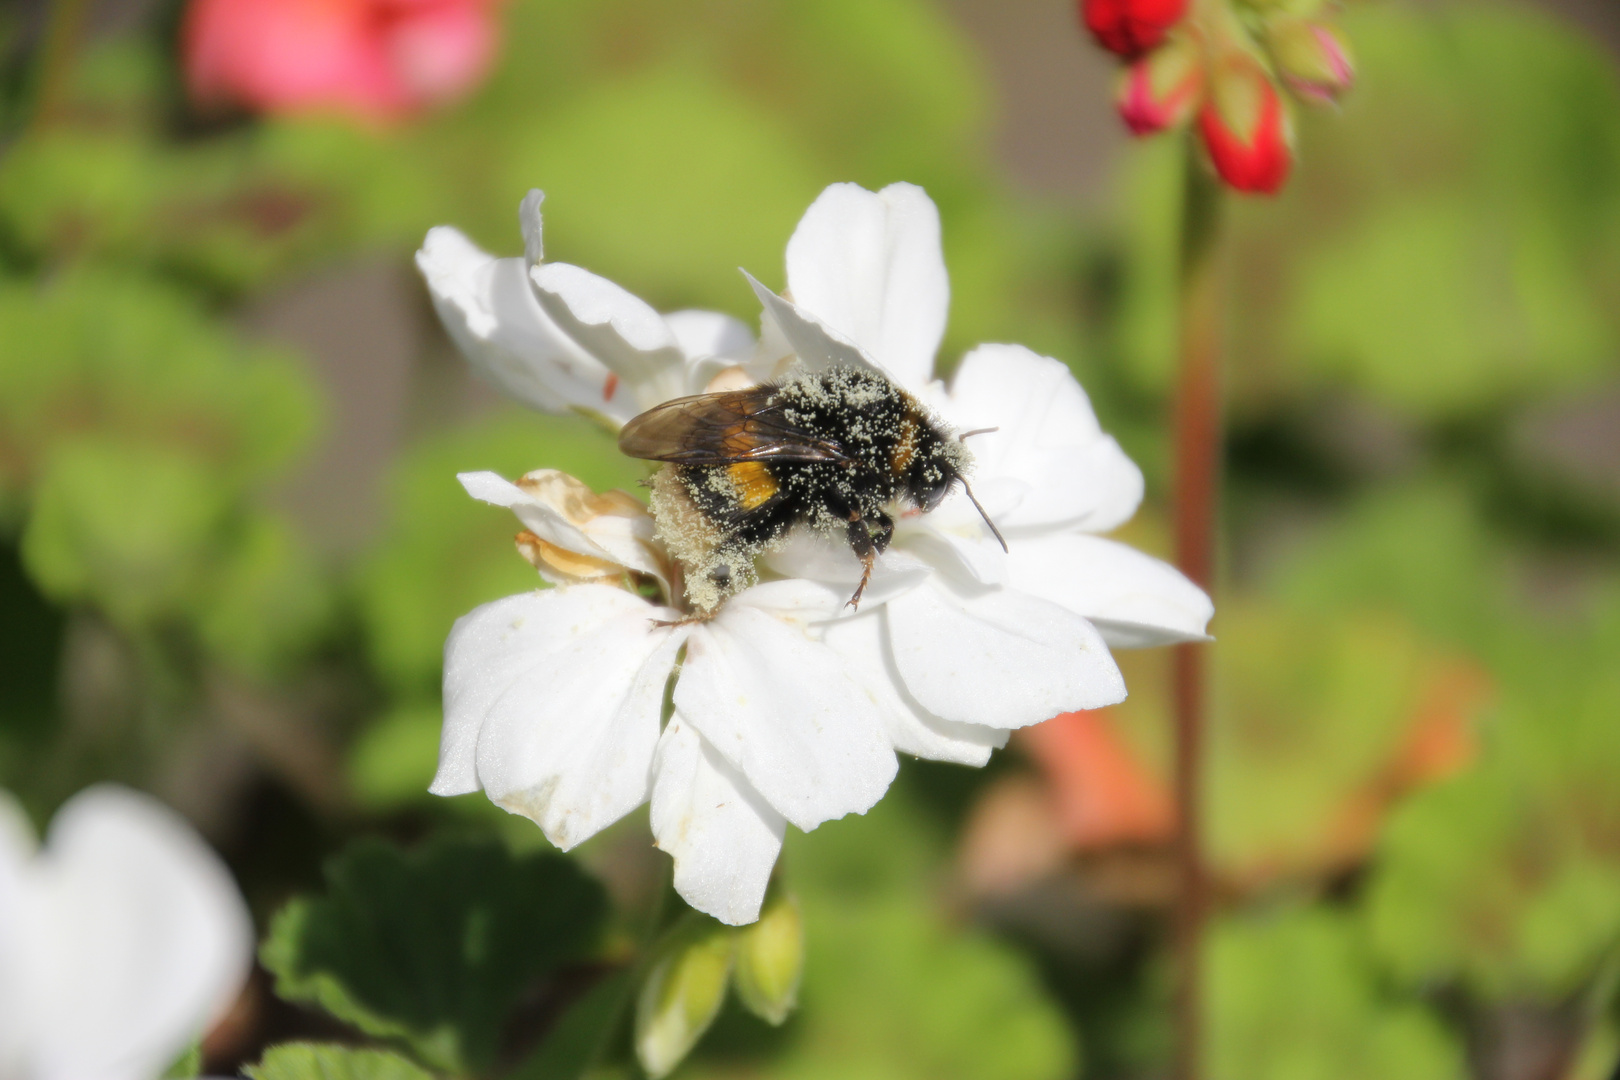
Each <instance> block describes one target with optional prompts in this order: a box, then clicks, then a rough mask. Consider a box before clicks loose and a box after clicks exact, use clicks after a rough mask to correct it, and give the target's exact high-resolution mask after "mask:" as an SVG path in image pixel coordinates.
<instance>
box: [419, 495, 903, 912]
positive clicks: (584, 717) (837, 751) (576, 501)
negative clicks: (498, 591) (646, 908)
mask: <svg viewBox="0 0 1620 1080" xmlns="http://www.w3.org/2000/svg"><path fill="white" fill-rule="evenodd" d="M461 480H462V483H463V484H464V485H465V486H466V488H467V490H468V492H469V493H470V494H472V495H473V496H475V497H476V498H479V499H483V500H484V501H486V502H490V503H494V504H496V505H499V506H506V507H509V508H511V509H512V510H513V511H514V512H516V514H517V516H518V518H519V519H520V520H521V521H522V522H523V524H524V525H525V526H526V531H525V532H524V533H523V534H521V535H520V538H519V543H520V544H521V545H522V546H523V549H524V552H525V554H526V555H528V556H529V557H530V559H531V560H533V561H534V562H535V564H536V566H537V568H538V569H539V570H540V571H541V573H542V575H543V576H545V577H546V578H547V579H549V580H551V581H553V582H555V583H557V584H558V586H559V587H558V588H553V589H548V590H543V591H538V592H531V593H524V594H521V595H519V596H509V597H507V598H506V599H504V600H497V601H495V602H494V603H492V604H485V605H484V606H483V607H481V608H478V609H477V610H475V611H473V612H472V613H471V614H469V615H467V616H465V617H463V618H462V619H460V620H458V621H457V623H456V625H455V628H454V629H452V630H451V632H450V638H449V641H448V642H447V643H446V645H445V659H444V717H445V718H444V733H443V741H442V743H441V746H440V753H439V771H438V775H437V776H435V778H434V781H433V786H432V788H431V790H432V791H433V792H434V793H435V794H439V795H458V794H463V793H466V792H470V791H477V790H479V789H480V788H482V789H483V790H484V791H485V792H486V793H487V794H488V795H489V797H490V799H491V800H493V801H494V802H495V803H497V804H499V805H500V806H502V807H504V808H506V809H507V810H509V811H511V812H513V813H516V814H522V815H524V816H525V817H528V818H530V819H532V820H533V821H535V822H536V823H537V824H539V826H540V827H541V829H543V830H544V831H545V834H546V836H547V838H548V839H550V840H551V842H552V843H554V844H556V845H557V846H558V847H560V848H563V849H565V850H566V849H568V848H571V847H573V846H574V845H576V844H578V843H580V842H581V841H583V840H586V839H587V838H589V837H591V836H593V835H595V834H596V833H597V832H598V831H599V830H601V829H602V828H604V827H606V826H607V825H610V824H612V823H613V822H614V821H617V820H618V819H619V818H621V817H623V816H624V815H625V814H627V813H629V812H630V811H631V810H633V809H635V808H636V807H637V806H639V805H641V803H643V802H644V801H646V800H647V799H648V797H649V795H650V796H651V798H652V824H653V834H654V836H655V837H656V838H657V841H658V845H659V847H661V848H663V849H664V850H665V851H668V852H669V853H670V854H671V855H673V856H674V857H675V887H676V889H677V890H679V892H680V893H681V895H682V896H683V897H685V898H686V900H687V902H688V903H690V904H691V905H692V906H693V907H695V908H698V909H699V910H701V911H706V912H708V913H709V914H711V915H713V916H714V917H716V918H718V919H720V920H722V921H724V922H728V923H732V924H741V923H746V922H752V921H753V920H754V919H756V918H758V916H759V906H760V902H761V900H762V899H763V898H764V894H765V886H766V884H767V882H768V881H769V880H770V873H771V867H772V866H774V865H775V863H776V856H777V853H778V852H779V851H780V849H781V846H782V834H783V831H784V828H785V825H786V823H787V822H789V821H791V822H792V823H793V824H794V825H797V826H798V827H799V828H801V829H806V830H808V829H813V828H815V827H816V826H817V825H819V824H821V823H822V822H823V821H827V820H830V819H832V818H837V817H842V816H843V815H845V814H848V813H861V812H864V811H865V810H867V809H868V808H870V807H871V806H872V805H873V804H874V803H876V802H877V800H878V799H880V798H881V797H882V796H883V793H884V792H885V791H886V790H888V787H889V782H890V781H891V780H892V779H893V778H894V773H895V768H896V763H895V756H894V748H893V746H892V745H891V744H890V742H889V740H888V739H887V738H885V737H884V734H883V732H882V729H881V727H880V726H879V723H878V720H877V716H876V711H875V707H874V704H873V702H872V700H871V698H870V696H869V695H868V694H867V692H866V690H865V689H864V687H863V686H862V685H861V683H860V682H859V681H858V680H857V679H856V678H854V677H852V675H851V674H850V673H849V672H847V671H845V670H844V667H843V665H842V664H841V663H840V660H839V658H838V657H837V656H836V655H835V654H834V653H833V652H832V650H830V649H828V648H827V647H826V645H824V644H823V643H822V642H821V641H820V636H821V627H822V626H823V625H824V624H826V623H827V622H828V621H829V620H831V619H833V618H834V617H836V615H837V613H838V609H839V608H840V606H842V604H843V602H844V599H845V597H844V596H842V595H839V594H837V593H834V592H833V591H832V590H830V589H827V588H825V587H824V586H821V585H817V584H815V583H813V582H808V581H793V580H787V581H773V582H768V583H765V584H762V585H758V586H756V587H754V588H752V589H748V590H746V591H745V592H742V593H739V594H738V595H737V596H734V597H732V598H731V600H730V601H729V602H728V603H727V604H726V605H725V607H724V608H723V609H722V610H721V611H720V612H719V614H718V615H716V617H715V618H713V619H711V620H709V621H706V622H686V623H680V622H679V620H681V618H682V612H680V611H678V610H676V609H675V608H673V607H671V606H669V605H668V604H667V602H665V601H666V599H667V597H668V595H669V589H670V587H671V586H670V582H671V579H672V578H673V576H674V571H673V568H672V567H670V566H668V565H667V563H666V561H665V557H664V556H663V554H662V549H661V546H660V545H659V544H658V543H657V542H656V541H655V540H653V539H652V531H653V530H652V519H651V517H650V516H648V514H647V512H646V510H645V509H642V508H640V506H639V504H638V503H636V502H635V501H634V500H632V499H629V498H628V497H626V496H619V497H614V496H611V495H610V496H596V495H593V494H591V493H590V492H589V491H588V490H587V489H585V488H584V485H582V484H580V483H579V482H578V481H577V480H573V479H572V478H571V477H566V476H564V475H563V474H561V473H557V472H554V471H550V470H542V471H540V472H535V473H530V474H529V475H528V476H526V477H524V478H523V480H521V481H520V482H519V483H518V484H510V483H507V482H506V481H505V480H502V479H501V478H500V477H498V476H495V475H494V474H493V473H468V474H464V475H463V476H462V478H461ZM632 508H636V509H632ZM637 510H639V513H637ZM536 540H538V541H540V543H538V544H537V543H535V541H536ZM626 576H639V578H640V580H641V581H644V582H647V583H650V584H654V585H656V586H657V589H656V591H657V592H658V593H659V594H660V595H659V596H657V597H656V598H653V599H649V598H646V597H643V596H642V595H640V594H639V593H638V592H637V591H635V590H634V589H632V588H628V587H624V583H623V582H622V579H623V578H625V577H626ZM608 582H613V584H609V583H608ZM632 584H633V582H632ZM671 624H676V625H671ZM682 645H684V646H685V647H686V657H685V660H684V662H683V663H682V664H681V667H680V672H679V676H678V680H677V682H676V684H675V688H674V707H675V713H674V717H673V718H672V719H671V720H670V722H669V724H668V725H667V726H666V727H665V728H664V730H663V731H662V732H660V731H659V724H660V720H661V716H662V708H663V702H664V693H665V688H666V685H667V684H668V682H669V678H670V675H671V673H672V671H673V670H674V668H675V662H676V655H677V653H678V652H679V650H680V648H681V646H682Z"/></svg>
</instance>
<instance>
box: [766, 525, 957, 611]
mask: <svg viewBox="0 0 1620 1080" xmlns="http://www.w3.org/2000/svg"><path fill="white" fill-rule="evenodd" d="M765 564H766V565H767V566H768V567H770V568H771V570H773V571H775V572H776V573H778V574H781V575H782V576H783V577H787V578H806V579H808V580H810V581H814V582H817V583H818V584H821V585H825V586H826V587H827V588H829V589H831V590H832V591H833V592H834V593H836V594H837V595H839V596H842V597H843V598H844V599H845V600H848V599H849V598H850V596H852V595H854V592H855V587H856V586H857V585H859V584H860V581H861V561H860V560H859V559H857V558H856V557H855V553H854V552H852V551H851V550H850V549H849V545H848V544H846V543H843V542H842V541H840V540H829V539H828V538H827V537H825V536H822V535H820V534H819V533H816V532H815V531H813V530H810V529H797V530H795V531H793V532H791V533H789V534H788V537H787V539H786V540H785V541H784V542H783V543H782V546H781V547H780V548H778V549H776V550H775V551H772V552H770V553H769V554H768V555H766V557H765ZM931 573H933V567H932V566H930V565H929V564H928V563H927V562H924V561H923V560H922V559H920V558H918V557H917V556H916V555H914V554H913V553H911V552H909V551H906V550H904V549H902V548H900V547H891V548H889V550H887V551H885V552H884V553H883V554H881V555H879V556H878V557H877V561H876V562H875V563H874V564H873V566H872V578H871V580H870V581H868V582H867V585H866V592H865V593H864V594H863V595H862V597H861V607H862V608H866V609H870V608H875V607H877V606H878V605H879V604H882V603H883V602H885V601H886V600H888V599H890V598H891V597H895V596H898V595H900V594H901V593H903V592H905V591H906V590H907V589H914V588H916V587H917V586H918V585H921V584H922V583H923V582H924V581H926V580H927V579H928V575H929V574H931Z"/></svg>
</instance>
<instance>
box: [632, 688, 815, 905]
mask: <svg viewBox="0 0 1620 1080" xmlns="http://www.w3.org/2000/svg"><path fill="white" fill-rule="evenodd" d="M653 772H654V774H655V778H654V780H653V785H652V832H653V837H654V839H655V840H656V842H657V844H658V847H659V848H661V849H662V850H664V851H667V852H669V853H670V855H672V856H674V858H675V891H676V892H678V893H680V894H681V898H682V899H683V900H685V901H686V902H687V903H688V904H690V905H691V906H692V907H694V908H696V909H697V910H699V911H701V912H703V913H704V914H706V915H712V916H714V917H715V918H716V919H719V920H720V921H721V922H723V923H729V924H730V925H732V926H741V925H743V924H744V923H751V922H753V921H754V920H755V919H757V918H759V906H760V904H761V903H762V902H763V901H764V899H765V886H766V885H768V884H769V883H770V880H771V868H772V867H773V866H775V865H776V856H777V854H778V853H780V852H781V850H782V834H783V833H784V832H786V831H787V819H786V818H784V817H783V816H782V815H781V814H778V813H777V812H776V811H775V810H772V809H771V807H770V804H769V803H767V802H766V801H765V800H764V799H763V798H761V797H760V794H759V793H758V792H757V791H755V790H754V789H753V788H752V787H750V786H749V784H748V781H746V780H744V779H743V777H742V774H741V773H739V772H738V771H737V770H736V769H735V768H733V767H732V765H731V764H730V763H729V762H727V761H726V759H725V758H723V757H721V756H720V755H719V754H717V753H715V750H714V748H713V747H712V746H710V745H708V744H707V743H706V742H704V740H703V736H701V735H699V734H698V733H697V732H696V731H695V730H693V729H692V727H691V726H690V725H689V724H687V723H686V721H685V720H683V719H682V717H681V715H680V713H676V714H675V715H674V717H672V718H671V719H670V722H669V725H668V726H667V727H665V728H664V734H663V736H662V737H661V738H660V739H659V740H658V753H657V756H656V757H655V758H654V759H653Z"/></svg>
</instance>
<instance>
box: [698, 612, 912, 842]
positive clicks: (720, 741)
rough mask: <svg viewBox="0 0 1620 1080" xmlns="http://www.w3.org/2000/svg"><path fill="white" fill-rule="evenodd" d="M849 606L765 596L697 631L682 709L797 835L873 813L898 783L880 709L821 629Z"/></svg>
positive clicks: (721, 616)
mask: <svg viewBox="0 0 1620 1080" xmlns="http://www.w3.org/2000/svg"><path fill="white" fill-rule="evenodd" d="M845 599H846V598H845V597H843V596H840V595H839V594H837V593H834V592H832V591H831V590H828V589H824V588H821V587H819V586H816V585H813V584H811V583H810V582H807V581H795V580H788V581H777V582H769V583H767V584H764V585H757V586H755V587H754V588H752V589H749V590H746V591H744V592H742V593H739V594H738V595H736V596H734V597H732V598H731V600H730V601H729V602H727V604H726V605H725V607H724V608H722V609H721V611H720V614H719V615H718V616H716V617H715V618H714V620H713V621H711V622H709V623H706V624H700V625H698V626H695V627H694V628H693V630H692V636H691V637H690V638H689V639H688V640H687V648H686V663H685V665H684V666H683V668H682V671H681V678H680V682H678V683H677V684H676V686H675V707H676V708H677V709H679V710H680V712H681V714H682V715H683V716H685V717H686V718H687V720H688V721H689V722H690V723H691V725H692V726H693V727H694V728H696V729H697V730H698V732H699V733H701V734H702V735H703V737H704V738H705V739H707V740H708V741H709V742H710V744H712V745H713V746H714V748H715V749H716V750H717V751H719V753H720V754H721V755H722V756H723V757H724V758H725V759H726V760H727V761H729V762H731V764H733V765H734V766H736V767H737V768H738V769H740V770H742V774H743V775H744V776H745V777H747V778H748V781H749V783H751V784H752V785H753V786H754V788H755V789H756V790H757V791H759V793H760V794H761V795H763V796H764V797H765V798H766V799H767V800H768V801H769V802H770V804H771V805H772V806H773V807H775V808H776V809H777V810H778V811H780V812H781V813H782V814H783V816H785V817H786V818H787V819H788V820H789V821H791V822H793V824H795V825H797V826H798V827H799V828H801V829H804V830H807V831H808V830H810V829H813V828H815V827H816V826H817V825H819V824H821V823H822V822H823V821H828V820H831V819H833V818H838V817H843V816H844V815H845V814H851V813H865V812H866V810H868V809H869V808H870V807H871V806H872V804H873V803H875V802H877V801H878V800H879V799H880V798H882V797H883V793H884V792H885V791H887V790H888V787H889V782H890V781H892V780H893V779H894V773H895V769H896V763H895V758H894V749H893V748H892V747H891V746H890V745H889V741H888V738H887V736H885V735H884V733H883V728H882V720H881V718H880V717H879V716H878V713H877V707H876V706H875V705H874V704H873V702H872V700H871V699H870V698H869V697H868V696H867V695H866V693H865V692H864V691H862V690H861V689H860V687H858V686H857V685H856V684H855V682H854V681H853V680H852V679H851V678H850V677H849V676H848V675H847V674H846V673H845V672H844V670H843V667H842V664H841V663H840V661H839V658H838V657H837V655H835V654H834V653H833V652H832V650H830V649H828V648H827V646H826V645H824V644H822V643H821V642H820V641H819V640H817V637H818V630H817V629H816V627H815V625H814V623H815V621H817V620H821V619H825V618H828V617H830V616H831V615H832V614H833V613H835V612H836V611H837V610H838V608H839V607H840V606H841V605H842V604H843V602H844V600H845Z"/></svg>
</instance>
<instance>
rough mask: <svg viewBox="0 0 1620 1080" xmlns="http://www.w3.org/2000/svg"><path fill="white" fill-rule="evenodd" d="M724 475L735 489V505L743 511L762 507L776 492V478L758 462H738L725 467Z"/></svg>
mask: <svg viewBox="0 0 1620 1080" xmlns="http://www.w3.org/2000/svg"><path fill="white" fill-rule="evenodd" d="M726 475H727V476H729V477H730V478H731V483H732V486H733V487H735V488H736V489H737V503H738V505H739V506H741V507H742V508H743V509H744V510H753V509H754V508H755V507H759V506H763V505H764V504H765V503H766V502H767V501H768V500H769V499H770V498H771V496H773V495H775V494H776V492H777V488H778V485H777V483H776V477H774V476H772V475H771V471H770V470H769V469H767V468H766V467H765V466H764V465H763V464H762V463H760V462H758V461H739V462H737V463H736V464H735V465H727V466H726Z"/></svg>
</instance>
